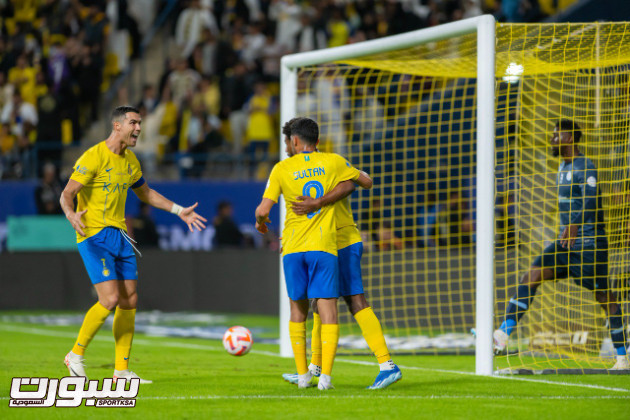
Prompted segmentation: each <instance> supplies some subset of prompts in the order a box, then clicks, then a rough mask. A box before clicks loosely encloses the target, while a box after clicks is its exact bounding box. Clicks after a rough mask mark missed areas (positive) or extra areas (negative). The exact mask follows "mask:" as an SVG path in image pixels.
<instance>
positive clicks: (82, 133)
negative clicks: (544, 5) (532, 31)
mask: <svg viewBox="0 0 630 420" xmlns="http://www.w3.org/2000/svg"><path fill="white" fill-rule="evenodd" d="M550 1H551V0H550ZM551 3H553V1H551ZM556 3H557V2H556ZM0 8H1V12H0V18H1V27H0V34H1V36H0V111H1V112H0V123H1V124H2V125H1V130H0V152H1V159H0V178H1V179H23V178H34V177H44V170H43V168H44V166H45V165H46V163H48V164H49V165H48V167H49V170H50V168H51V166H50V165H54V168H55V171H56V173H59V169H60V168H63V171H62V173H61V175H62V176H63V175H67V174H65V172H67V170H68V169H69V168H71V166H72V164H73V162H74V159H75V158H76V156H77V153H78V152H76V151H74V150H73V149H74V148H76V149H79V150H84V149H85V147H87V146H89V145H92V144H94V143H96V142H97V141H100V140H102V139H104V138H105V137H106V135H107V132H108V130H109V125H108V124H107V121H106V120H107V118H108V114H109V111H110V108H111V107H113V106H116V105H118V104H120V103H129V104H132V105H137V106H138V107H139V108H140V110H141V112H142V114H143V134H142V138H141V140H140V142H139V145H138V147H137V150H136V151H137V154H138V156H139V157H140V159H141V161H142V163H143V168H144V170H145V172H146V173H147V175H149V176H151V177H158V178H162V179H164V178H166V179H185V178H200V177H204V178H238V179H264V178H265V177H266V175H267V174H268V171H269V168H270V167H271V166H270V165H271V164H272V163H273V161H274V159H275V156H277V151H278V145H277V143H278V141H277V138H278V127H279V112H278V111H279V106H278V105H279V104H278V102H279V101H278V93H279V72H280V58H281V57H282V55H284V54H289V53H294V52H303V51H311V50H315V49H320V48H327V47H334V46H340V45H344V44H348V43H354V42H359V41H364V40H369V39H374V38H378V37H382V36H387V35H392V34H397V33H402V32H407V31H410V30H414V29H420V28H424V27H427V26H433V25H438V24H441V23H445V22H448V21H453V20H458V19H464V18H469V17H473V16H477V15H480V14H482V13H484V12H489V13H493V14H494V15H495V16H496V17H497V19H498V20H507V21H532V20H538V19H540V18H541V17H542V16H543V12H542V11H541V7H540V5H539V4H538V0H502V1H500V0H493V1H485V2H483V3H482V2H481V0H400V1H394V0H355V1H350V0H322V1H299V0H225V1H219V0H187V1H169V0H0ZM153 50H160V52H161V54H159V58H158V60H157V62H155V61H154V62H151V61H148V60H147V59H146V56H147V55H148V54H149V53H151V52H152V51H153ZM143 56H144V57H143ZM141 57H143V59H142V60H137V59H138V58H141ZM138 62H140V63H141V64H142V65H141V66H138V65H136V69H135V71H133V72H132V71H131V70H132V69H133V64H134V63H138ZM147 63H148V64H147ZM154 63H157V64H155V65H154ZM99 121H100V122H101V124H100V125H99V124H98V122H99ZM68 151H70V152H68ZM209 162H211V164H209Z"/></svg>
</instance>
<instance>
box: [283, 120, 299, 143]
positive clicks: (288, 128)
mask: <svg viewBox="0 0 630 420" xmlns="http://www.w3.org/2000/svg"><path fill="white" fill-rule="evenodd" d="M298 118H299V117H295V118H291V119H290V120H289V121H287V122H286V123H284V125H283V126H282V135H283V136H287V137H288V138H291V124H293V123H294V122H295V121H296V120H297V119H298Z"/></svg>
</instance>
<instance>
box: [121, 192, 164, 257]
mask: <svg viewBox="0 0 630 420" xmlns="http://www.w3.org/2000/svg"><path fill="white" fill-rule="evenodd" d="M128 220H129V222H128V223H127V230H128V231H129V235H131V237H132V238H134V239H135V240H136V241H137V242H138V246H139V247H140V248H157V247H158V245H159V242H160V235H159V234H158V231H157V228H156V226H155V222H154V221H153V217H152V216H151V206H150V205H148V204H146V203H143V202H142V201H141V202H140V213H139V214H138V215H137V216H134V217H131V218H129V219H128Z"/></svg>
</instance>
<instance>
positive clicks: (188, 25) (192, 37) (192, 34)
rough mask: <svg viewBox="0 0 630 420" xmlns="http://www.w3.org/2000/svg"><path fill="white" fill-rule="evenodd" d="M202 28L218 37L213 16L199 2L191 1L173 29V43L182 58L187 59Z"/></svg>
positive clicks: (199, 36) (199, 38) (198, 0)
mask: <svg viewBox="0 0 630 420" xmlns="http://www.w3.org/2000/svg"><path fill="white" fill-rule="evenodd" d="M204 28H207V29H209V30H210V31H211V32H212V33H213V34H214V35H215V36H218V35H219V28H218V26H217V22H216V20H215V18H214V15H213V14H212V13H210V11H209V10H208V9H203V8H202V7H201V2H200V0H191V1H190V3H189V7H188V8H186V9H184V10H183V11H182V13H181V14H180V15H179V18H178V19H177V24H176V28H175V43H176V44H177V47H178V49H179V51H180V56H181V57H182V58H188V57H189V56H190V54H192V52H193V50H194V49H195V46H196V45H197V44H198V43H199V41H200V40H201V34H202V31H203V29H204Z"/></svg>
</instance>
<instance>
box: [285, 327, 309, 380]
mask: <svg viewBox="0 0 630 420" xmlns="http://www.w3.org/2000/svg"><path fill="white" fill-rule="evenodd" d="M289 338H290V339H291V347H292V348H293V357H294V358H295V367H296V368H297V373H298V375H304V374H305V373H306V372H308V368H307V367H306V322H292V321H289Z"/></svg>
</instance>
